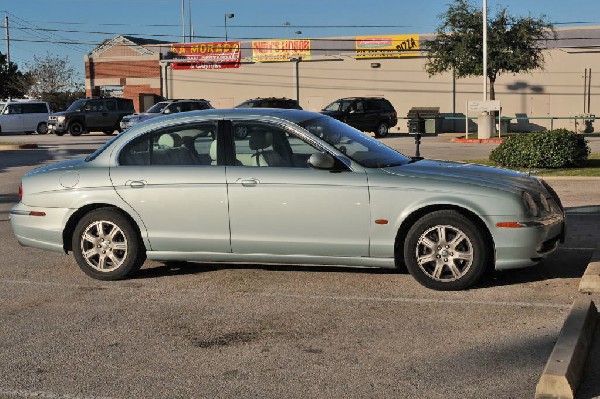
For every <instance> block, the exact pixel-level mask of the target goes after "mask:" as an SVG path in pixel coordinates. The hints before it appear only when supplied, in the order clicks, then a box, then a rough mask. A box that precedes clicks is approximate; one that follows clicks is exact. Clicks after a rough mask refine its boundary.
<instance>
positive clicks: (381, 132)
mask: <svg viewBox="0 0 600 399" xmlns="http://www.w3.org/2000/svg"><path fill="white" fill-rule="evenodd" d="M389 130H390V128H389V127H388V125H387V124H386V123H383V122H381V123H380V124H378V125H377V127H376V128H375V137H385V136H387V135H388V133H389Z"/></svg>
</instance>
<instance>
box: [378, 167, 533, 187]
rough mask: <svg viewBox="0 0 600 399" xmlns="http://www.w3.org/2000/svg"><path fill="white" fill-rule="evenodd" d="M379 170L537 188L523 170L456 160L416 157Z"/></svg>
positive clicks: (458, 181) (428, 177) (476, 183)
mask: <svg viewBox="0 0 600 399" xmlns="http://www.w3.org/2000/svg"><path fill="white" fill-rule="evenodd" d="M383 170H384V171H385V172H387V173H391V174H395V175H399V176H407V177H417V178H427V179H436V180H440V181H444V182H450V183H456V184H459V185H460V184H471V185H477V186H482V187H492V188H494V187H495V188H500V189H504V190H506V191H511V192H520V191H523V190H526V189H527V190H535V191H539V190H540V188H541V186H540V183H539V181H538V179H537V178H535V177H531V176H528V175H526V174H524V173H520V172H516V171H514V170H508V169H502V168H494V167H490V166H483V165H475V164H467V163H460V162H449V161H436V160H420V161H417V162H412V163H408V164H405V165H402V166H394V167H389V168H384V169H383Z"/></svg>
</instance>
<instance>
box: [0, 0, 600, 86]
mask: <svg viewBox="0 0 600 399" xmlns="http://www.w3.org/2000/svg"><path fill="white" fill-rule="evenodd" d="M451 1H452V0H420V1H415V0H412V1H408V0H184V4H185V7H186V18H185V20H186V24H188V21H189V17H190V14H188V13H187V11H189V9H190V8H191V21H192V26H193V32H194V35H195V36H197V38H196V40H195V41H220V40H224V38H225V22H224V21H225V15H226V14H234V17H233V18H231V19H227V33H228V38H229V40H247V39H258V38H290V37H294V38H299V37H302V38H311V37H315V38H318V37H335V36H355V35H379V34H402V33H430V32H433V31H434V30H435V28H436V26H437V25H439V23H440V19H439V16H440V14H442V13H443V12H444V11H445V10H446V9H447V7H448V4H449V3H451ZM487 3H488V9H489V13H490V14H494V13H495V12H496V11H497V10H498V9H500V8H504V7H507V8H508V10H509V11H510V13H511V14H513V15H516V16H528V15H531V16H533V17H541V16H545V17H546V19H547V20H548V21H550V22H552V23H554V24H556V27H563V26H590V25H600V1H599V0H572V1H564V0H487ZM473 4H475V5H477V6H479V7H481V6H482V5H483V0H473ZM189 5H191V7H188V6H189ZM181 6H182V0H0V17H1V20H0V26H1V27H2V29H1V30H0V38H1V39H2V40H1V42H0V51H1V52H2V53H6V40H5V39H6V37H5V23H4V21H5V19H4V18H5V17H6V16H8V19H9V24H8V25H9V34H10V55H11V61H13V62H15V63H17V65H19V68H20V69H22V70H26V69H27V64H28V63H31V62H32V60H33V57H34V55H37V56H41V57H43V56H45V55H46V54H47V53H49V54H51V55H53V56H60V57H67V58H68V59H69V62H70V63H71V66H73V67H74V68H75V70H76V72H77V74H78V75H80V79H81V81H83V79H84V78H85V76H84V72H83V71H84V66H83V65H84V62H83V59H84V56H85V55H86V54H88V53H89V52H90V51H92V50H93V49H94V48H95V47H96V46H97V45H98V44H100V43H101V42H102V41H103V40H105V39H111V38H114V37H116V36H118V35H121V34H123V35H131V36H137V37H145V38H153V39H159V40H165V41H175V42H180V41H181V35H182V10H181V8H182V7H181ZM187 29H188V28H186V31H187ZM296 32H301V33H296Z"/></svg>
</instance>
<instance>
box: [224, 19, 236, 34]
mask: <svg viewBox="0 0 600 399" xmlns="http://www.w3.org/2000/svg"><path fill="white" fill-rule="evenodd" d="M233 17H235V14H225V41H227V18H233Z"/></svg>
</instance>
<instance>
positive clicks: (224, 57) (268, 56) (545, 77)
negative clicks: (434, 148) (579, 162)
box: [85, 27, 600, 131]
mask: <svg viewBox="0 0 600 399" xmlns="http://www.w3.org/2000/svg"><path fill="white" fill-rule="evenodd" d="M557 34H558V38H557V40H551V41H548V42H547V50H545V52H544V56H545V60H546V64H545V69H544V70H539V71H534V72H531V73H524V74H514V75H513V74H504V75H501V76H499V77H498V79H497V81H496V84H495V89H496V99H497V100H500V102H501V105H502V114H503V116H507V117H511V118H513V120H512V128H513V129H517V130H523V131H528V130H539V129H543V128H549V127H551V126H552V127H555V128H556V127H566V128H569V129H575V128H576V126H575V125H574V121H573V120H572V119H559V118H568V117H573V116H577V115H581V114H583V113H591V114H595V110H598V114H600V108H598V107H599V104H600V91H599V88H600V86H599V85H598V83H597V82H600V68H599V69H598V70H596V71H594V70H593V69H594V66H597V65H600V27H577V28H563V29H559V30H557ZM429 38H431V35H416V34H415V35H377V36H356V37H354V36H352V37H339V38H322V39H304V38H294V39H274V40H261V41H242V42H214V43H185V44H182V43H166V42H160V41H156V40H146V39H140V38H134V37H130V36H119V37H116V38H114V39H110V40H106V41H105V42H104V43H103V44H102V45H100V46H99V47H97V48H96V49H94V50H93V51H92V52H91V53H90V54H88V55H87V56H86V58H85V62H86V90H87V93H88V95H94V94H96V93H98V92H99V89H101V88H103V87H115V86H117V87H121V88H122V90H123V96H124V97H127V98H131V99H133V100H134V102H135V104H136V110H138V111H143V110H144V109H147V108H148V107H149V106H150V105H151V104H153V103H154V102H155V101H156V100H157V99H158V98H160V97H164V98H204V99H207V100H209V101H211V103H212V104H213V106H215V107H216V108H228V107H232V106H234V105H236V104H238V103H241V102H242V101H244V100H246V99H249V98H253V97H288V98H296V97H298V98H299V100H300V104H301V105H302V107H303V108H304V109H307V110H312V111H318V110H320V109H321V108H323V107H324V106H325V105H327V104H329V103H330V102H331V101H333V100H335V99H337V98H342V97H350V96H382V97H385V98H387V99H388V100H390V101H391V102H392V104H393V105H394V107H395V108H396V110H397V111H398V114H399V116H403V115H406V113H407V112H408V111H409V109H410V108H411V107H439V109H440V113H441V115H442V116H448V115H459V116H460V115H462V116H464V115H465V113H466V110H467V101H469V100H481V99H482V97H483V93H482V90H483V89H482V87H483V79H482V78H481V77H478V78H467V79H453V76H452V74H451V73H447V74H442V75H437V76H432V77H430V76H428V74H427V73H426V72H425V70H424V65H425V60H426V58H425V54H424V53H423V52H421V51H420V46H419V43H422V42H423V41H425V40H427V39H429ZM594 74H596V75H594ZM595 76H598V78H596V77H595ZM473 116H475V115H473ZM517 117H519V119H516V118H517ZM551 118H553V119H551ZM453 128H456V130H459V131H464V122H462V121H460V120H459V121H454V122H453V123H451V124H449V122H446V123H445V124H444V127H443V129H444V130H450V129H453ZM397 129H399V130H400V131H406V125H405V124H404V123H399V125H398V128H397ZM395 131H397V130H395Z"/></svg>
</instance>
